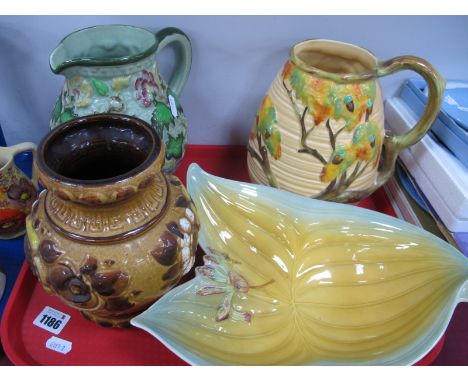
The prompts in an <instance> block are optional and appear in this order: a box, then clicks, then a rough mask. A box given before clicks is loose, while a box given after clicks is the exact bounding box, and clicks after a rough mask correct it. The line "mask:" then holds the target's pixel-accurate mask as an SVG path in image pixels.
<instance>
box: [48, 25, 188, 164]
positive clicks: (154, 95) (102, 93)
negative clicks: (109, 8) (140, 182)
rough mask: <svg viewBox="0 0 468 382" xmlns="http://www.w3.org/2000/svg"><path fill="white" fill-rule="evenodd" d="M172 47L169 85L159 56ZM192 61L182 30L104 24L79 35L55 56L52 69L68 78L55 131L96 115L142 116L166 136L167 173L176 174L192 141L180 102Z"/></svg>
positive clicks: (53, 120) (58, 104)
mask: <svg viewBox="0 0 468 382" xmlns="http://www.w3.org/2000/svg"><path fill="white" fill-rule="evenodd" d="M170 44H171V45H172V44H173V45H174V48H175V51H176V66H175V70H174V73H173V75H172V78H171V79H170V81H169V82H168V83H166V82H165V81H164V79H163V78H162V76H161V74H160V73H159V70H158V66H157V63H156V60H155V57H156V56H157V54H158V53H159V52H160V51H161V50H162V49H164V48H165V47H166V46H167V45H170ZM191 62H192V50H191V45H190V40H189V39H188V37H187V36H186V35H185V34H184V33H183V32H182V31H181V30H179V29H176V28H165V29H162V30H161V31H159V32H157V33H156V34H153V33H151V32H149V31H147V30H145V29H141V28H137V27H133V26H126V25H100V26H95V27H91V28H86V29H82V30H79V31H76V32H73V33H71V34H70V35H68V36H66V37H65V38H64V39H63V40H62V41H61V42H60V44H59V45H58V46H57V47H56V48H55V50H54V51H53V52H52V54H51V56H50V67H51V69H52V71H53V72H54V73H56V74H63V75H64V76H65V83H64V85H63V88H62V92H61V94H60V96H59V97H58V99H57V102H56V104H55V107H54V110H53V112H52V118H51V121H50V127H51V128H52V129H53V128H55V127H56V126H58V125H59V124H61V123H64V122H67V121H68V120H71V119H73V118H78V117H83V116H86V115H91V114H102V113H120V114H126V115H131V116H135V117H138V118H140V119H142V120H144V121H145V122H147V123H149V124H151V126H152V127H153V128H154V129H155V130H156V131H157V133H158V134H159V135H160V137H161V139H162V141H163V142H164V144H165V146H166V157H165V164H164V170H165V171H166V172H168V173H171V172H173V171H174V170H175V169H176V168H177V166H178V164H179V163H180V161H181V160H182V158H183V156H184V152H185V145H186V143H187V121H186V119H185V116H184V113H183V110H182V107H181V105H180V103H179V100H178V98H179V96H180V93H181V92H182V89H183V87H184V85H185V82H186V80H187V78H188V75H189V72H190V67H191Z"/></svg>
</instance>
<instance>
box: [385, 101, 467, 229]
mask: <svg viewBox="0 0 468 382" xmlns="http://www.w3.org/2000/svg"><path fill="white" fill-rule="evenodd" d="M385 121H386V124H387V125H388V127H389V128H390V130H392V131H393V132H394V133H395V134H402V133H404V132H406V131H408V130H409V129H410V128H412V127H413V126H414V125H415V124H416V121H417V117H416V116H415V114H414V113H413V112H412V111H411V109H410V108H409V107H408V106H407V105H406V104H405V103H404V102H403V101H402V100H401V99H400V98H398V97H394V98H391V99H389V100H387V101H386V102H385ZM400 158H401V160H402V161H403V163H404V164H405V166H406V167H407V169H408V171H409V172H410V173H411V175H412V176H413V177H414V179H415V180H416V182H417V183H418V186H419V187H420V188H421V190H422V191H423V192H424V195H425V196H426V198H427V200H428V201H429V203H431V205H432V207H433V208H434V210H435V211H436V212H437V214H438V215H439V217H440V219H441V220H442V222H443V223H444V224H445V225H446V227H447V228H448V229H449V230H450V231H452V232H468V170H467V169H466V168H465V166H463V164H462V163H460V161H459V160H458V159H457V158H455V157H454V156H453V155H452V154H451V153H450V152H449V151H448V150H447V149H446V148H444V147H443V146H442V145H440V144H438V143H436V142H435V141H434V140H433V139H432V138H430V137H429V136H426V137H424V138H423V139H422V140H421V141H420V142H418V143H417V144H415V145H413V146H411V147H409V148H408V149H405V150H402V152H401V153H400Z"/></svg>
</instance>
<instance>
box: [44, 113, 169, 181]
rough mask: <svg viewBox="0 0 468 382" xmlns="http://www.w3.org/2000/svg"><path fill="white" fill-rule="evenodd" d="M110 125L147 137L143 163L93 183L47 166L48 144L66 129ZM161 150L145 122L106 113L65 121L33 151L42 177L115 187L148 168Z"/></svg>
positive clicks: (157, 138) (157, 137)
mask: <svg viewBox="0 0 468 382" xmlns="http://www.w3.org/2000/svg"><path fill="white" fill-rule="evenodd" d="M112 122H117V123H119V124H126V126H127V127H130V128H137V129H141V130H143V131H144V132H146V133H147V134H148V135H149V136H150V137H151V139H152V142H151V149H150V151H149V154H148V155H147V157H146V158H145V160H144V161H143V162H142V163H140V164H139V165H138V166H136V167H135V168H133V169H131V170H130V171H127V172H125V173H122V174H120V175H117V176H114V177H109V178H104V179H96V180H88V179H73V178H68V177H66V176H63V175H61V174H59V173H58V172H57V171H55V170H53V169H52V168H51V167H50V166H49V165H48V164H47V162H46V160H45V154H46V150H47V147H48V145H49V144H50V143H51V142H52V141H53V140H55V139H56V138H57V137H59V136H60V135H62V134H66V132H67V130H72V129H77V128H80V127H82V126H86V125H92V124H99V123H100V124H101V126H105V125H106V124H109V125H110V124H111V123H112ZM161 148H162V141H161V139H160V137H159V135H158V134H157V133H156V131H155V130H154V129H153V128H152V127H151V126H150V125H149V124H148V123H146V122H145V121H143V120H141V119H139V118H137V117H133V116H129V115H123V114H110V113H105V114H96V115H89V116H84V117H79V118H75V119H72V120H70V121H68V122H65V123H62V124H60V125H58V126H57V127H56V128H55V129H53V130H51V131H50V132H49V133H48V134H47V135H46V136H44V137H43V138H42V140H41V142H40V143H39V146H38V148H37V157H36V163H37V167H38V169H39V170H40V172H42V173H43V174H44V175H46V176H47V177H49V178H51V179H53V180H55V181H58V182H60V183H62V184H64V185H67V186H82V187H86V186H91V187H96V186H106V185H110V184H115V183H117V182H122V181H125V180H128V179H130V178H132V177H134V176H135V175H137V174H139V173H141V172H142V171H144V170H146V169H147V168H149V167H150V166H151V164H152V163H154V161H155V160H156V159H157V158H158V157H159V155H161Z"/></svg>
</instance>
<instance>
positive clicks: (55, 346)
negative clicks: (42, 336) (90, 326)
mask: <svg viewBox="0 0 468 382" xmlns="http://www.w3.org/2000/svg"><path fill="white" fill-rule="evenodd" d="M46 348H47V349H50V350H53V351H56V352H58V353H62V354H67V353H69V352H70V350H72V343H71V342H70V341H67V340H62V339H61V338H58V337H55V336H52V337H50V338H49V339H48V340H47V342H46Z"/></svg>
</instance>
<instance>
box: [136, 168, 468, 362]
mask: <svg viewBox="0 0 468 382" xmlns="http://www.w3.org/2000/svg"><path fill="white" fill-rule="evenodd" d="M187 178H188V191H189V193H190V195H191V197H192V199H193V200H194V202H195V205H196V207H197V210H198V215H199V217H200V222H201V231H200V240H199V242H200V244H201V246H202V247H203V249H204V250H205V252H206V255H205V256H204V263H205V264H204V265H203V266H200V267H197V268H196V277H195V278H194V279H193V280H190V281H188V282H187V283H185V284H182V285H180V286H179V287H177V288H175V289H173V290H172V291H170V292H169V293H167V294H166V295H165V296H163V297H162V298H161V299H160V300H159V301H157V302H156V303H155V304H154V305H153V306H152V307H150V308H149V309H148V310H147V311H145V312H144V313H142V314H141V315H139V316H137V317H136V318H134V319H133V320H132V324H133V325H135V326H137V327H139V328H142V329H144V330H146V331H148V332H149V333H151V334H152V335H153V336H155V337H156V338H158V339H159V340H160V341H161V342H163V343H164V344H165V345H166V346H168V347H169V348H170V349H171V350H173V351H174V352H175V353H176V354H177V355H179V356H180V357H181V358H183V359H184V360H186V361H187V362H189V363H191V364H194V365H268V364H275V365H278V364H289V365H292V364H295V365H323V364H335V365H336V364H347V365H363V364H369V365H407V364H413V363H415V362H416V361H418V360H419V359H421V358H422V357H423V356H424V355H425V354H426V353H427V352H428V351H429V350H430V349H431V348H432V347H433V346H434V345H435V344H436V343H437V341H438V340H439V339H440V337H441V336H442V335H443V333H444V331H445V329H446V327H447V325H448V322H449V320H450V318H451V316H452V314H453V311H454V309H455V306H456V305H457V303H459V302H461V301H468V283H467V280H468V259H466V258H465V257H464V256H463V255H462V254H461V253H460V252H458V251H457V250H456V249H454V248H453V247H452V246H450V245H449V244H447V243H446V242H444V241H442V240H440V239H439V238H437V237H435V236H433V235H431V234H429V233H428V232H426V231H423V230H421V229H419V228H417V227H415V226H412V225H410V224H408V223H405V222H403V221H401V220H398V219H395V218H393V217H390V216H387V215H383V214H380V213H377V212H374V211H370V210H366V209H363V208H359V207H355V206H351V205H343V204H337V203H332V202H323V201H319V200H314V199H308V198H305V197H302V196H298V195H294V194H292V193H289V192H285V191H280V190H278V189H274V188H269V187H265V186H259V185H253V184H247V183H242V182H236V181H231V180H227V179H222V178H218V177H215V176H212V175H209V174H207V173H206V172H204V171H203V170H201V169H200V167H198V166H197V165H191V167H190V169H189V172H188V177H187Z"/></svg>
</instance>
